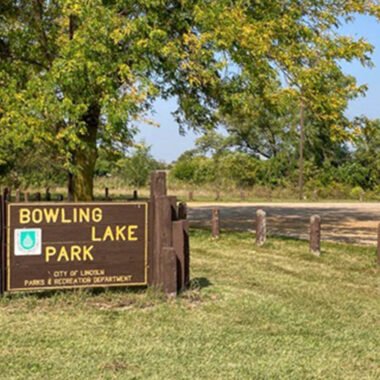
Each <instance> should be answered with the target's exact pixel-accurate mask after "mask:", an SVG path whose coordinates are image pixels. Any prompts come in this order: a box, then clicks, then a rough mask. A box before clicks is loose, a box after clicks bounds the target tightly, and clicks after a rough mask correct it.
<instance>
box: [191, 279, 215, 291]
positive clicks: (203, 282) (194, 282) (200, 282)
mask: <svg viewBox="0 0 380 380" xmlns="http://www.w3.org/2000/svg"><path fill="white" fill-rule="evenodd" d="M209 286H213V283H212V282H211V281H209V279H208V278H206V277H195V278H193V279H191V280H190V287H189V288H190V289H194V288H196V289H204V288H208V287H209Z"/></svg>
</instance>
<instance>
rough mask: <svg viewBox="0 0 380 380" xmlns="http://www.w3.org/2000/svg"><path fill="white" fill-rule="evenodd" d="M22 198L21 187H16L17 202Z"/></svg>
mask: <svg viewBox="0 0 380 380" xmlns="http://www.w3.org/2000/svg"><path fill="white" fill-rule="evenodd" d="M20 200H21V194H20V189H16V199H15V201H16V202H20Z"/></svg>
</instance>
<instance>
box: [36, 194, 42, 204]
mask: <svg viewBox="0 0 380 380" xmlns="http://www.w3.org/2000/svg"><path fill="white" fill-rule="evenodd" d="M36 201H37V202H41V193H40V192H38V193H36Z"/></svg>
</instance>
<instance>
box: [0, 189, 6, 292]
mask: <svg viewBox="0 0 380 380" xmlns="http://www.w3.org/2000/svg"><path fill="white" fill-rule="evenodd" d="M5 219H6V218H5V199H4V196H3V195H2V194H0V243H1V246H0V249H1V258H0V295H2V294H3V293H4V291H5V288H4V286H5V281H4V279H5V267H4V265H5V259H4V258H5V244H6V243H5V235H6V234H5Z"/></svg>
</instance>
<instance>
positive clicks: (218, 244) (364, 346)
mask: <svg viewBox="0 0 380 380" xmlns="http://www.w3.org/2000/svg"><path fill="white" fill-rule="evenodd" d="M191 247H192V256H191V270H192V278H193V280H192V289H191V290H189V291H187V292H185V293H183V294H182V295H181V296H180V297H179V298H177V299H175V300H166V299H165V297H163V295H162V294H160V293H159V292H155V291H153V290H152V289H149V290H148V291H126V290H120V289H119V290H107V291H66V292H57V293H44V294H39V295H37V294H34V295H13V296H6V297H4V298H3V299H2V300H1V301H0V326H1V333H0V357H1V360H0V378H1V379H26V378H27V379H79V378H80V379H379V378H380V367H379V366H380V323H379V315H380V297H379V296H380V293H379V285H380V280H379V274H380V271H379V268H378V266H377V265H376V262H375V252H374V248H360V247H352V246H347V245H334V244H325V245H324V250H323V256H322V257H320V258H317V257H313V256H311V255H310V254H309V253H308V248H307V244H306V243H305V242H300V241H295V240H284V239H276V238H273V239H271V240H270V241H269V242H268V244H267V245H266V246H265V247H263V248H256V247H255V246H254V244H253V238H252V236H251V235H250V234H249V233H225V234H224V235H223V236H222V238H221V239H220V240H216V241H215V240H211V239H210V237H209V233H207V232H204V231H199V230H197V231H192V237H191Z"/></svg>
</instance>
